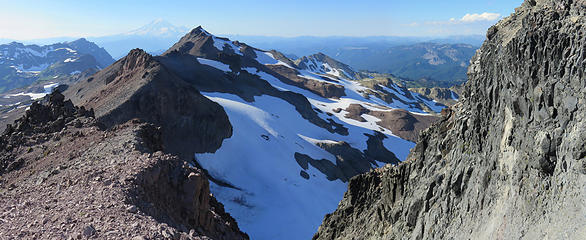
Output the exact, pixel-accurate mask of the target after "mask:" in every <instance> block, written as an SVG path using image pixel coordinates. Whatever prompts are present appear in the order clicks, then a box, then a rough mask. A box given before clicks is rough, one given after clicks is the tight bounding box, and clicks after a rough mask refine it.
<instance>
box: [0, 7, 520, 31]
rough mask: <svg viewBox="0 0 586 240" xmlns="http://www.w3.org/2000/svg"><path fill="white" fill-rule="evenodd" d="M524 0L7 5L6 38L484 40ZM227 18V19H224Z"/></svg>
mask: <svg viewBox="0 0 586 240" xmlns="http://www.w3.org/2000/svg"><path fill="white" fill-rule="evenodd" d="M521 2H522V1H521V0H514V1H510V0H489V1H483V2H470V1H463V0H448V1H442V2H437V1H429V0H426V1H417V2H414V1H412V2H404V1H381V0H366V1H362V2H360V3H358V2H354V1H333V0H324V1H319V2H312V1H308V0H300V1H295V2H294V3H292V2H275V1H268V0H257V1H252V2H250V3H246V4H242V3H240V2H236V1H224V2H222V3H218V2H203V1H173V2H158V1H124V2H116V1H110V0H107V1H102V2H99V3H95V2H85V1H83V2H77V1H66V0H60V1H59V0H57V1H51V2H40V3H36V6H35V8H31V7H30V6H29V5H30V3H28V4H27V3H23V2H6V3H4V7H5V9H10V10H11V11H9V12H6V13H5V14H3V15H2V16H0V39H11V40H24V41H26V40H36V39H47V38H81V37H86V38H91V37H102V36H109V35H115V34H121V33H126V32H129V31H132V30H134V29H138V28H140V27H142V26H144V25H146V24H148V23H149V22H152V21H153V20H155V19H164V20H166V21H168V22H169V23H171V24H173V25H175V26H184V27H186V28H189V29H191V28H195V27H197V26H199V25H201V26H202V27H204V28H205V29H206V30H208V31H209V32H211V33H214V34H217V35H238V36H261V37H283V38H294V37H430V38H434V37H436V38H437V37H448V36H471V35H484V33H485V32H486V30H487V29H488V27H490V26H491V25H493V24H494V23H496V22H497V21H499V20H500V19H502V18H503V17H506V16H508V15H510V14H511V13H512V12H514V7H516V6H518V5H519V4H520V3H521ZM220 13H221V14H220Z"/></svg>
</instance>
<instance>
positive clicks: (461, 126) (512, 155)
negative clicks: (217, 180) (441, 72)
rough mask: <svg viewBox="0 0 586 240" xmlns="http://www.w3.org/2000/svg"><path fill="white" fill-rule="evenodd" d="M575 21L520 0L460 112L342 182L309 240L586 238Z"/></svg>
mask: <svg viewBox="0 0 586 240" xmlns="http://www.w3.org/2000/svg"><path fill="white" fill-rule="evenodd" d="M585 14H586V1H583V0H579V1H575V0H557V1H553V0H527V1H525V2H524V3H523V5H522V6H521V7H520V8H518V9H516V12H515V13H514V14H513V15H512V16H510V17H508V18H506V19H504V20H502V21H500V22H499V23H498V24H496V25H495V26H493V27H492V28H490V29H489V31H488V34H487V41H486V42H485V43H484V44H483V46H482V48H481V49H480V50H479V51H478V52H477V54H476V56H475V57H474V58H473V59H472V65H471V66H470V68H469V71H468V76H469V81H468V83H467V84H466V85H465V90H464V93H463V100H462V102H461V103H458V104H456V105H455V106H454V107H453V110H454V111H453V112H449V113H448V112H446V113H448V114H446V117H445V118H444V119H443V120H442V121H441V122H439V123H437V124H435V125H434V126H432V127H431V128H430V129H428V130H426V131H424V132H423V134H422V135H421V136H420V138H419V141H418V143H417V145H416V147H415V148H414V149H413V150H412V152H411V154H410V156H409V157H408V160H407V161H406V162H404V163H402V164H399V165H398V166H389V165H388V166H385V167H384V168H381V169H377V170H374V171H372V172H370V173H367V174H364V175H359V176H357V177H355V178H353V179H351V180H350V183H349V186H348V191H347V192H346V194H345V196H344V199H343V200H342V201H341V202H340V204H339V206H338V209H337V210H336V211H335V212H334V213H332V214H328V215H327V216H326V217H325V219H324V222H323V224H322V226H321V227H320V228H319V231H318V233H316V235H315V236H314V239H584V238H586V221H584V219H585V216H586V187H585V186H586V147H585V146H586V131H584V129H585V127H586V109H585V108H584V106H585V105H586V76H585V72H584V70H585V69H586V60H585V56H586V52H585V50H584V49H586V40H585V39H586V38H585V35H586V16H585Z"/></svg>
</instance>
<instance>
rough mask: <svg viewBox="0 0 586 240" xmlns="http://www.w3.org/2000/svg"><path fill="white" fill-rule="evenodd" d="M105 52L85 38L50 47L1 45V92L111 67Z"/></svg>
mask: <svg viewBox="0 0 586 240" xmlns="http://www.w3.org/2000/svg"><path fill="white" fill-rule="evenodd" d="M113 62H114V59H113V58H112V57H111V56H110V54H108V52H107V51H106V50H104V49H103V48H100V47H98V46H97V45H96V44H94V43H92V42H89V41H87V40H86V39H83V38H82V39H78V40H75V41H71V42H64V43H55V44H51V45H44V46H38V45H24V44H22V43H17V42H12V43H9V44H3V45H0V92H3V91H7V90H10V89H14V88H19V87H24V86H28V85H30V84H31V83H33V82H35V81H38V80H51V79H57V78H62V77H69V76H71V75H74V74H79V73H82V72H85V71H87V70H91V71H94V72H95V71H97V70H99V69H102V68H105V67H107V66H108V65H110V64H112V63H113Z"/></svg>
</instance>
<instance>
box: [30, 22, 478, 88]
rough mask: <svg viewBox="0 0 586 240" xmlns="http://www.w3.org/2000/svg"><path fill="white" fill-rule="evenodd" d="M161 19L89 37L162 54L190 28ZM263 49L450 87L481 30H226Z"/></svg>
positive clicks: (118, 48)
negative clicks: (408, 33) (305, 33)
mask: <svg viewBox="0 0 586 240" xmlns="http://www.w3.org/2000/svg"><path fill="white" fill-rule="evenodd" d="M188 30H189V29H188V28H187V27H180V26H175V25H173V24H171V23H169V22H167V21H165V20H162V19H158V20H154V21H152V22H150V23H149V24H147V25H145V26H142V27H140V28H137V29H135V30H132V31H128V32H126V33H121V34H115V35H110V36H102V37H88V38H87V39H88V40H90V41H93V42H95V43H96V44H98V45H100V46H102V47H104V48H105V49H106V50H107V51H108V52H109V53H110V54H111V55H112V56H114V58H116V59H118V58H121V57H123V56H125V55H126V54H127V53H128V52H129V51H130V50H132V49H134V48H141V49H144V50H145V51H147V52H148V53H151V54H153V55H159V54H162V53H163V52H164V51H165V50H166V49H168V48H169V47H170V46H171V45H173V43H175V42H176V41H177V39H179V38H181V36H183V35H184V34H185V33H187V32H188ZM226 36H227V37H230V38H232V39H235V40H238V41H242V42H247V43H249V44H252V45H254V46H258V47H260V48H262V49H275V50H278V51H279V52H282V53H283V54H285V55H286V56H287V57H289V58H293V59H296V58H298V56H306V55H311V54H313V53H316V52H322V53H324V54H326V55H329V56H332V57H335V58H336V59H338V60H340V61H342V62H344V63H346V64H348V65H349V66H351V67H353V68H354V69H357V70H365V71H376V72H379V73H391V74H393V75H396V76H399V77H402V78H406V79H408V80H410V81H408V84H409V85H408V87H451V86H453V85H458V84H461V83H462V82H465V81H466V79H467V76H466V67H467V66H468V64H469V59H470V58H471V57H472V56H473V55H474V53H475V50H476V49H477V48H478V47H479V46H480V45H481V44H482V42H483V41H484V39H485V37H484V36H482V35H472V36H451V37H444V38H433V37H394V36H373V37H291V38H287V37H270V36H242V35H226ZM71 40H73V39H71V38H53V39H44V40H34V41H33V42H42V43H47V41H50V42H51V43H52V42H56V41H71Z"/></svg>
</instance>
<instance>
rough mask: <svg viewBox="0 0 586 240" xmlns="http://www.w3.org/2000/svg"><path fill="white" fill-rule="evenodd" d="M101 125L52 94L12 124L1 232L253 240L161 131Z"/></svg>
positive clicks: (4, 143) (3, 144)
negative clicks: (168, 147)
mask: <svg viewBox="0 0 586 240" xmlns="http://www.w3.org/2000/svg"><path fill="white" fill-rule="evenodd" d="M102 127H103V126H102V124H101V123H99V122H97V121H96V120H95V118H94V117H93V111H91V110H89V111H88V110H85V108H83V107H81V108H78V107H75V106H74V105H73V104H72V103H71V101H64V96H63V95H61V94H60V93H58V92H55V93H52V94H51V95H48V96H47V97H46V98H45V99H44V100H43V101H42V102H41V103H39V102H35V103H33V105H31V108H30V110H28V111H27V112H26V114H25V116H23V117H22V118H21V119H19V120H18V121H17V122H16V124H15V125H14V126H12V125H11V126H9V127H8V128H7V130H6V131H5V132H4V134H3V135H2V136H0V152H1V153H2V155H1V156H2V157H1V159H0V160H1V165H0V167H1V168H0V176H1V177H2V178H0V196H2V197H0V202H1V203H2V206H3V207H2V209H0V219H2V222H3V223H2V224H0V235H1V236H4V237H8V238H21V239H22V238H25V239H29V238H44V239H46V238H60V239H81V238H86V239H87V238H100V239H111V238H116V239H131V238H132V239H248V236H247V235H246V234H244V233H242V232H241V231H240V230H239V229H238V225H237V224H236V222H235V221H234V219H233V218H232V217H230V215H229V214H227V213H225V212H224V207H223V205H222V204H221V203H219V202H217V201H216V200H215V198H214V197H213V196H211V195H210V192H209V185H208V180H207V178H206V177H205V175H204V173H203V172H202V171H201V170H200V169H197V168H195V167H192V166H190V165H189V164H187V163H186V162H185V159H182V158H180V157H177V156H175V155H170V154H166V153H164V152H162V151H161V150H164V146H165V144H164V139H163V136H162V135H161V132H160V128H158V127H156V126H154V125H152V124H146V123H143V122H141V121H140V120H136V119H134V120H130V121H128V122H126V123H123V124H120V125H117V126H115V127H112V128H110V129H109V130H107V131H104V130H101V128H102ZM31 213H34V214H31Z"/></svg>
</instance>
